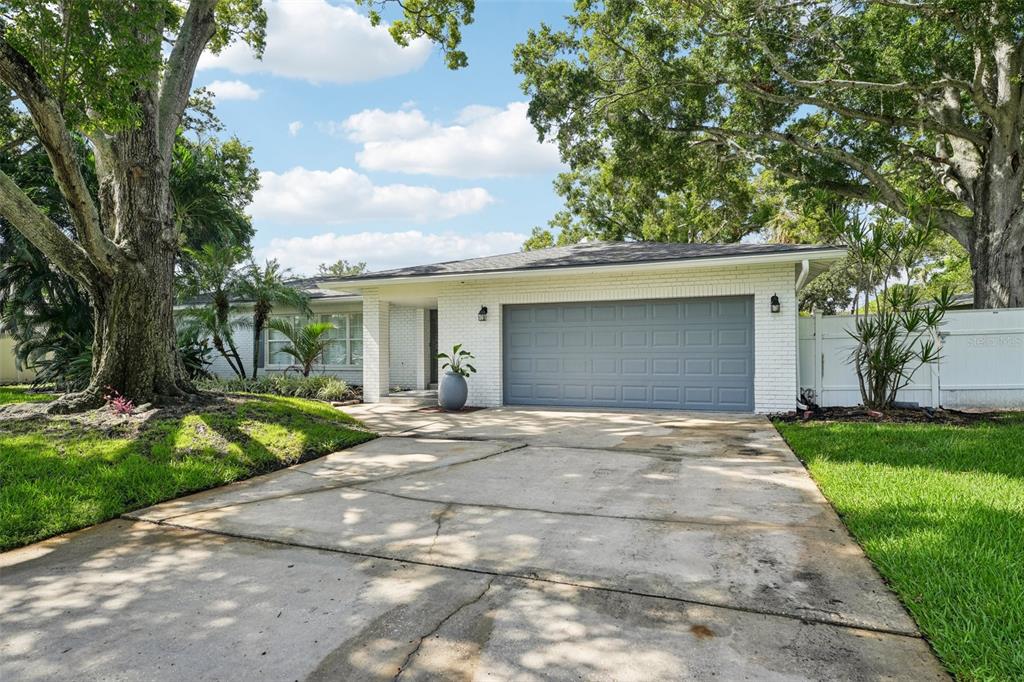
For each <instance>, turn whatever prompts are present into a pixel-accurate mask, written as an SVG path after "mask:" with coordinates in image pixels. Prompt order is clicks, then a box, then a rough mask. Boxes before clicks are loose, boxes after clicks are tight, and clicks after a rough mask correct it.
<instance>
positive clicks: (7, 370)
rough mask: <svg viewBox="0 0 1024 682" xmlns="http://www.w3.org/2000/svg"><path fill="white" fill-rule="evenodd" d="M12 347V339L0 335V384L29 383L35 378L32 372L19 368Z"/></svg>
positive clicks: (13, 344)
mask: <svg viewBox="0 0 1024 682" xmlns="http://www.w3.org/2000/svg"><path fill="white" fill-rule="evenodd" d="M14 346H15V343H14V339H12V338H11V337H10V336H7V335H6V334H0V384H18V383H29V382H31V381H32V380H33V379H34V378H35V376H36V373H35V372H34V371H32V370H30V369H26V368H24V367H21V366H19V364H18V360H17V358H16V357H15V354H14Z"/></svg>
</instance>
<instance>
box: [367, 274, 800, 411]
mask: <svg viewBox="0 0 1024 682" xmlns="http://www.w3.org/2000/svg"><path fill="white" fill-rule="evenodd" d="M794 281H795V271H794V265H793V264H792V263H784V264H765V265H751V266H742V265H738V266H729V267H690V268H687V267H683V268H680V269H678V270H676V269H670V270H669V269H661V270H657V271H651V272H647V273H644V272H641V271H637V270H632V271H620V272H615V271H613V270H609V271H608V272H607V273H597V274H595V273H587V274H575V273H572V272H571V270H569V271H564V272H552V273H551V275H550V276H532V277H523V278H510V277H504V278H496V279H493V280H489V281H488V280H480V279H467V280H465V281H462V282H458V281H451V282H448V283H444V284H438V285H435V286H436V295H437V307H438V344H439V348H440V350H441V351H447V350H449V349H450V348H451V347H452V346H453V345H454V344H456V343H461V344H463V345H464V346H465V347H466V348H467V349H468V350H470V351H471V352H472V353H473V354H474V355H475V356H476V360H475V361H474V365H475V366H476V368H477V370H478V371H477V373H476V374H475V375H473V376H471V377H470V378H469V382H468V383H469V401H468V404H469V405H473V406H479V407H495V406H498V405H501V404H502V396H503V392H502V376H503V375H502V369H503V368H502V329H501V326H502V308H503V306H505V305H511V304H524V303H526V304H529V303H556V302H557V303H569V302H574V301H621V300H633V299H637V300H642V299H656V298H689V297H703V296H739V295H753V297H754V409H755V410H756V411H757V412H762V413H763V412H774V411H783V410H790V409H792V408H793V405H794V402H795V397H796V384H797V352H796V348H797V304H796V292H795V285H794ZM409 286H410V285H409V284H396V285H391V286H380V287H378V291H379V295H380V296H381V297H382V298H387V297H388V296H389V294H391V295H398V296H400V295H401V290H402V289H403V288H407V287H409ZM772 294H777V295H778V296H779V300H780V302H781V304H782V311H781V312H779V313H774V314H773V313H771V312H770V299H771V296H772ZM484 305H485V306H487V308H488V316H487V320H486V321H484V322H480V321H478V320H477V312H478V310H479V309H480V307H481V306H484Z"/></svg>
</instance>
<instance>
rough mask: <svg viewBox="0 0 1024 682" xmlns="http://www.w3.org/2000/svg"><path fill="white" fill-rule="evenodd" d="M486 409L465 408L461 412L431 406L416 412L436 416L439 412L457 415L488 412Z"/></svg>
mask: <svg viewBox="0 0 1024 682" xmlns="http://www.w3.org/2000/svg"><path fill="white" fill-rule="evenodd" d="M486 409H487V408H486V407H463V408H462V409H461V410H446V409H444V408H443V407H441V406H440V405H431V406H430V407H421V408H420V409H418V410H416V411H417V412H427V413H429V414H435V413H437V412H451V413H453V414H455V413H461V412H477V411H479V410H486Z"/></svg>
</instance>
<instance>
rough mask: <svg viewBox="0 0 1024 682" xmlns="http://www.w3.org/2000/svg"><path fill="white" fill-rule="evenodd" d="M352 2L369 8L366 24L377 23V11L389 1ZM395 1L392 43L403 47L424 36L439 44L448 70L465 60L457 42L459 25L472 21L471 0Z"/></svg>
mask: <svg viewBox="0 0 1024 682" xmlns="http://www.w3.org/2000/svg"><path fill="white" fill-rule="evenodd" d="M356 2H357V3H358V4H360V5H365V6H367V7H369V8H370V12H369V16H370V23H372V24H373V25H374V26H377V25H379V24H380V22H381V20H382V15H381V10H383V9H384V8H385V7H387V6H388V5H389V4H391V3H392V2H393V0H356ZM395 4H397V5H398V6H399V7H400V8H401V16H400V17H396V18H395V19H394V20H392V21H391V26H390V28H389V29H388V31H389V32H390V33H391V37H392V38H393V39H394V41H395V42H396V43H398V44H399V45H401V46H403V47H406V46H408V45H409V43H410V42H412V41H413V40H416V39H417V38H420V37H427V38H429V39H430V40H432V41H433V42H435V43H437V44H438V45H439V46H440V47H441V50H442V51H443V52H444V58H445V63H446V64H447V65H448V68H449V69H460V68H462V67H464V66H466V64H468V63H469V60H468V58H467V57H466V53H465V52H463V51H462V50H460V49H459V45H460V44H461V43H462V28H461V27H462V26H468V25H469V24H471V23H473V10H474V9H475V8H476V2H475V0H404V2H395Z"/></svg>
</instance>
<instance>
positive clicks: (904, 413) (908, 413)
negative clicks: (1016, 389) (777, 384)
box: [770, 407, 1007, 426]
mask: <svg viewBox="0 0 1024 682" xmlns="http://www.w3.org/2000/svg"><path fill="white" fill-rule="evenodd" d="M1006 414H1007V413H1005V412H961V411H960V410H944V409H942V408H939V409H932V408H926V407H893V408H891V409H888V410H885V411H883V412H881V413H877V412H874V411H870V410H868V409H867V408H865V407H817V408H814V409H811V410H807V411H800V412H795V411H794V412H780V413H777V414H773V415H770V416H771V418H772V419H775V420H777V421H780V422H804V421H827V422H874V423H877V424H950V425H953V426H969V425H971V424H980V423H991V422H996V421H999V420H1000V419H1002V418H1003V417H1005V416H1006Z"/></svg>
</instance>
